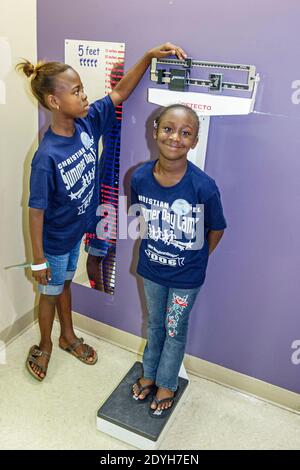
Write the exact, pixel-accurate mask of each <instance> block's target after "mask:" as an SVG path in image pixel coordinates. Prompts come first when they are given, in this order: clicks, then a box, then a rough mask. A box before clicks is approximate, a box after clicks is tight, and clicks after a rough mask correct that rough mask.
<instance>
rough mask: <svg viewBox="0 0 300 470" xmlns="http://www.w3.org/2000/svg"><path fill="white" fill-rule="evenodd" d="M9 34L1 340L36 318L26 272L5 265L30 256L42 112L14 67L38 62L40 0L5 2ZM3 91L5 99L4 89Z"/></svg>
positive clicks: (1, 16) (0, 179)
mask: <svg viewBox="0 0 300 470" xmlns="http://www.w3.org/2000/svg"><path fill="white" fill-rule="evenodd" d="M5 37H6V38H7V40H8V43H9V45H10V49H11V62H12V63H11V66H10V68H9V71H8V73H7V75H6V77H5V79H4V80H3V81H4V84H5V88H6V102H5V104H3V103H2V104H0V124H1V125H0V196H1V197H0V215H1V221H0V236H1V243H0V337H1V339H7V338H3V334H5V335H6V336H7V337H8V336H10V332H11V331H12V326H13V325H15V324H16V323H15V322H16V321H17V320H18V323H19V324H20V323H22V321H20V319H21V318H23V319H24V318H25V317H24V316H25V315H26V314H27V316H26V317H27V318H29V316H32V309H33V305H34V302H35V297H36V294H35V291H34V288H33V283H32V281H31V276H30V275H29V274H30V273H29V272H28V270H27V271H25V270H24V269H9V270H7V269H5V268H6V267H7V266H10V265H15V264H20V263H23V262H25V261H26V260H31V253H30V242H29V233H28V212H27V200H28V179H29V172H30V163H31V159H32V156H33V153H34V150H35V148H36V146H37V135H38V115H37V104H36V103H35V101H34V100H33V98H31V97H30V96H29V93H28V83H27V82H28V80H26V77H25V75H24V74H23V76H22V75H21V74H17V73H16V72H15V70H14V66H15V64H16V63H17V62H18V61H19V60H20V58H22V57H26V58H28V59H30V60H32V61H34V62H35V61H36V55H37V52H36V43H37V41H36V0H22V1H20V0H1V2H0V43H1V38H2V42H3V38H5ZM1 60H2V62H1ZM0 62H1V65H0V72H1V75H0V79H1V78H2V77H3V73H4V72H3V69H4V67H3V52H2V55H1V49H0ZM3 81H2V87H3ZM26 88H27V90H26ZM0 93H2V100H1V99H0V103H1V101H2V102H3V92H1V90H0ZM0 98H1V97H0ZM29 312H31V313H29ZM23 323H24V321H23ZM1 334H2V335H1Z"/></svg>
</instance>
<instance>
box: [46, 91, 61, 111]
mask: <svg viewBox="0 0 300 470" xmlns="http://www.w3.org/2000/svg"><path fill="white" fill-rule="evenodd" d="M45 101H46V103H47V104H48V107H49V109H50V110H51V111H54V110H55V109H59V100H58V98H57V97H56V96H55V95H48V96H46V99H45Z"/></svg>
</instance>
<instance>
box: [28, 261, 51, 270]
mask: <svg viewBox="0 0 300 470" xmlns="http://www.w3.org/2000/svg"><path fill="white" fill-rule="evenodd" d="M47 268H49V263H48V261H46V262H45V263H41V264H32V265H31V271H41V270H42V269H47Z"/></svg>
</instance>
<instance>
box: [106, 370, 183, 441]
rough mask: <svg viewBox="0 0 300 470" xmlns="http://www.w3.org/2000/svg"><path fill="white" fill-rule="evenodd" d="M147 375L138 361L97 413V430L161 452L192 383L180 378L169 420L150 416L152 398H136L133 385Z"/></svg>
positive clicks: (167, 417)
mask: <svg viewBox="0 0 300 470" xmlns="http://www.w3.org/2000/svg"><path fill="white" fill-rule="evenodd" d="M142 375H143V366H142V363H141V362H138V361H137V362H135V363H134V364H133V366H132V367H131V369H130V370H129V371H128V373H127V374H126V375H125V377H124V378H123V380H122V381H121V382H120V383H119V385H118V386H117V387H116V388H115V390H114V391H113V392H112V394H111V395H110V396H109V398H108V399H107V400H106V401H105V403H104V404H103V405H102V406H101V407H100V409H99V410H98V413H97V429H98V430H99V431H102V432H104V433H106V434H109V435H110V436H112V437H114V438H116V439H120V440H121V441H124V442H127V443H128V444H131V445H133V446H134V447H137V448H138V449H158V448H159V446H160V444H161V441H162V440H163V438H164V435H165V434H166V433H167V431H168V428H169V427H170V426H171V424H172V422H173V420H174V419H175V416H176V414H177V412H178V410H179V408H180V406H181V405H182V404H183V402H184V400H183V397H184V395H185V393H186V392H187V388H188V383H189V381H188V380H187V379H185V378H182V377H179V378H178V390H177V393H176V397H175V400H174V404H173V406H172V408H171V412H170V413H169V414H168V416H166V417H165V418H160V419H157V418H152V417H151V416H149V414H148V410H149V407H150V403H151V397H148V399H146V400H145V401H143V402H137V401H136V400H134V399H133V398H132V385H133V384H134V382H135V381H136V380H137V379H138V378H139V377H141V376H142Z"/></svg>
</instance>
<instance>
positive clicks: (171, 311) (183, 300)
mask: <svg viewBox="0 0 300 470" xmlns="http://www.w3.org/2000/svg"><path fill="white" fill-rule="evenodd" d="M188 297H189V296H188V294H187V295H185V296H184V297H180V296H179V295H176V294H173V298H172V306H171V307H169V308H168V315H167V317H168V334H169V336H172V337H173V336H175V335H177V334H178V330H177V326H178V322H179V319H180V317H181V315H182V314H183V312H184V309H185V308H186V307H187V306H188V302H187V300H188Z"/></svg>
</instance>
